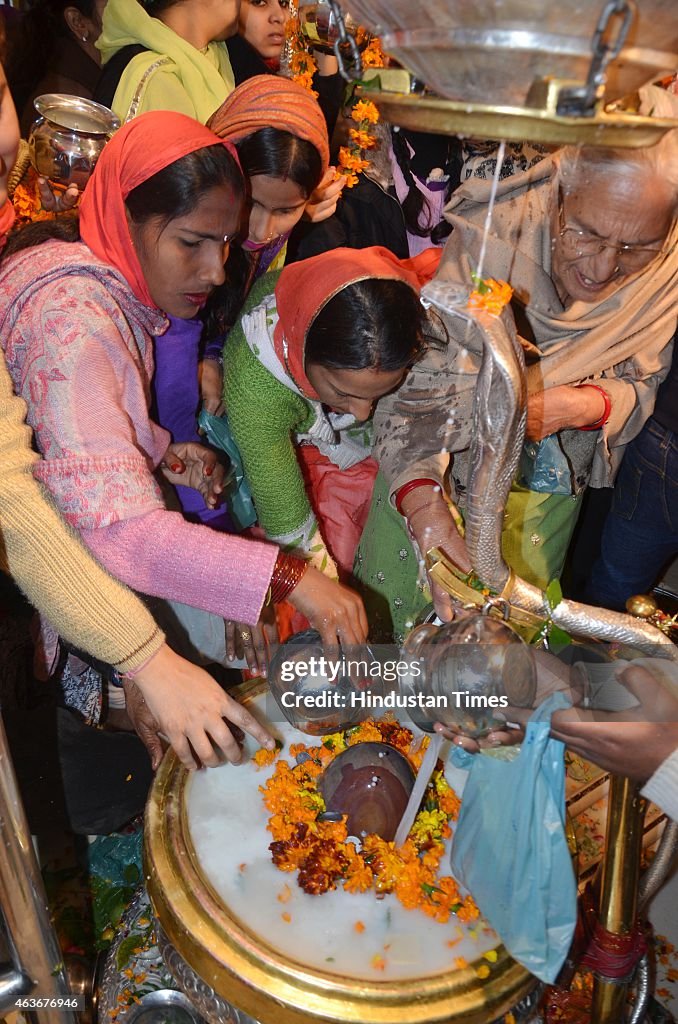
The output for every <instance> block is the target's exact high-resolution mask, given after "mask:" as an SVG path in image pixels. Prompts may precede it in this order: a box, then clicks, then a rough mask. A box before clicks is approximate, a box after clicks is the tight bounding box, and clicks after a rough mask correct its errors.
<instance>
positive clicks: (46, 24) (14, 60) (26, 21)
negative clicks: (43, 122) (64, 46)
mask: <svg viewBox="0 0 678 1024" xmlns="http://www.w3.org/2000/svg"><path fill="white" fill-rule="evenodd" d="M67 7H75V8H77V10H79V11H80V13H81V14H82V15H84V16H85V17H86V18H89V19H90V20H91V21H96V20H97V14H96V8H95V6H94V0H32V2H30V3H29V4H28V5H27V6H26V7H25V8H24V9H23V11H22V14H21V18H20V20H19V23H18V26H17V28H16V29H15V30H13V32H12V39H11V45H10V46H9V47H8V53H7V62H6V64H5V72H6V74H7V81H8V83H9V88H10V91H11V93H12V96H13V98H14V105H15V106H16V109H17V114H18V115H19V117H21V116H22V111H23V109H24V107H25V106H26V103H27V102H28V99H29V97H30V96H31V94H32V93H33V92H34V90H35V88H36V86H37V85H38V83H39V82H40V80H41V79H42V78H43V77H44V76H45V75H46V74H47V72H48V71H50V70H51V68H50V65H51V62H52V59H53V57H54V51H55V48H56V44H57V41H58V40H59V38H64V37H68V36H69V35H72V33H71V31H70V29H69V27H68V25H67V24H66V19H65V18H64V12H65V10H66V8H67ZM74 38H75V37H74ZM36 116H37V115H36Z"/></svg>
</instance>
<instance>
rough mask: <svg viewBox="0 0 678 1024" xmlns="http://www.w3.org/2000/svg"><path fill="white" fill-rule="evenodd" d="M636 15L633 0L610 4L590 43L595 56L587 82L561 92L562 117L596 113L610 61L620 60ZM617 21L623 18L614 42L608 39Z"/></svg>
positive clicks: (615, 1)
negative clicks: (617, 58)
mask: <svg viewBox="0 0 678 1024" xmlns="http://www.w3.org/2000/svg"><path fill="white" fill-rule="evenodd" d="M636 13H637V8H636V4H635V2H634V0H608V2H607V3H606V4H605V6H604V7H603V10H602V11H601V14H600V17H599V19H598V24H597V25H596V29H595V32H594V33H593V38H592V39H591V50H592V53H593V56H592V58H591V64H590V66H589V71H588V75H587V77H586V82H585V84H584V85H582V86H578V87H576V88H574V89H563V90H561V93H560V96H559V98H558V113H559V114H570V115H574V116H587V115H590V114H592V113H593V112H594V110H595V106H596V102H597V100H598V98H599V94H600V92H601V91H602V88H603V86H604V84H605V72H606V70H607V66H608V64H609V63H610V61H611V60H614V59H615V58H616V57H618V56H619V54H620V52H621V48H622V46H623V45H624V43H625V42H626V37H627V35H628V32H629V29H630V28H631V25H632V23H633V19H634V17H635V16H636ZM617 18H621V22H620V24H619V27H618V28H617V31H616V35H612V34H611V38H610V39H607V38H606V37H607V34H608V30H610V26H611V25H612V23H613V21H614V20H615V19H617Z"/></svg>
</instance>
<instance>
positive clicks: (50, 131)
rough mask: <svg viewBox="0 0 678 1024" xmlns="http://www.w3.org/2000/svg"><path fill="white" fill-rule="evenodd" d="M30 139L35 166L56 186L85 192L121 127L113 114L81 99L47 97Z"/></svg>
mask: <svg viewBox="0 0 678 1024" xmlns="http://www.w3.org/2000/svg"><path fill="white" fill-rule="evenodd" d="M34 105H35V109H36V111H37V112H38V115H39V117H38V120H37V121H36V122H35V124H34V125H33V127H32V129H31V132H30V135H29V137H28V144H29V147H30V151H31V163H32V164H33V167H34V168H35V170H36V171H37V172H38V174H41V175H44V177H45V178H47V179H48V180H49V181H50V182H51V183H52V184H53V185H61V186H63V187H67V186H68V185H77V186H78V188H79V189H83V188H84V187H85V185H86V184H87V180H88V178H89V176H90V175H91V173H92V171H93V170H94V168H95V166H96V162H97V160H98V159H99V157H100V155H101V153H102V151H103V148H104V146H105V145H106V143H107V142H108V140H109V139H110V137H111V136H112V135H113V133H114V132H115V131H116V130H117V129H118V128H119V127H120V121H119V120H118V118H117V117H116V116H115V114H114V113H113V111H112V110H109V109H108V107H104V106H102V105H101V104H100V103H95V102H94V101H93V100H85V99H82V98H81V97H79V96H67V95H65V94H62V93H46V94H45V95H43V96H38V97H37V99H36V100H35V104H34Z"/></svg>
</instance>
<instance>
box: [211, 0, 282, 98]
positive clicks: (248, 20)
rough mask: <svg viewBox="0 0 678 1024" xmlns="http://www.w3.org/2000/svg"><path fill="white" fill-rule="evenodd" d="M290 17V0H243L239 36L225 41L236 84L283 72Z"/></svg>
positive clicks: (239, 18)
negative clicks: (287, 27)
mask: <svg viewBox="0 0 678 1024" xmlns="http://www.w3.org/2000/svg"><path fill="white" fill-rule="evenodd" d="M289 17H290V4H289V0H242V2H241V4H240V13H239V15H238V34H237V35H235V36H231V38H230V39H228V40H227V42H226V46H227V48H228V53H229V56H230V58H231V66H232V68H233V74H234V75H235V81H236V85H240V83H241V82H244V81H245V80H246V79H248V78H252V76H253V75H262V74H264V75H265V74H271V73H273V74H275V73H277V72H278V71H279V70H280V55H281V53H282V49H283V46H284V45H285V26H286V24H287V22H288V20H289Z"/></svg>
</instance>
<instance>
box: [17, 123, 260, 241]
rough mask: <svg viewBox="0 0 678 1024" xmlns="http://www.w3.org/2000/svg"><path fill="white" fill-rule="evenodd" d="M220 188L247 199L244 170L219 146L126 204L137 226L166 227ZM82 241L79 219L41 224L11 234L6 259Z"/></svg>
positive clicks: (160, 175)
mask: <svg viewBox="0 0 678 1024" xmlns="http://www.w3.org/2000/svg"><path fill="white" fill-rule="evenodd" d="M220 185H228V186H229V188H230V189H232V191H233V193H234V196H235V198H236V199H237V201H238V202H241V201H242V199H243V198H244V195H245V182H244V180H243V176H242V174H241V173H240V169H239V167H238V165H237V163H236V161H235V160H234V158H233V157H232V156H231V154H230V153H229V152H228V150H227V149H226V148H225V146H222V145H220V144H219V143H217V144H216V145H214V146H206V147H205V149H197V150H196V151H195V152H194V153H189V154H188V155H187V156H182V157H180V158H179V159H178V160H175V161H174V163H172V164H169V166H168V167H164V168H163V169H162V170H161V171H158V172H157V174H153V175H152V176H151V177H150V178H147V179H146V181H143V182H142V183H141V184H140V185H137V187H136V188H134V189H132V191H131V192H130V193H129V195H128V196H127V199H126V200H125V205H126V207H127V209H128V210H129V213H130V216H131V218H132V220H133V221H134V222H135V223H137V224H143V223H144V222H145V221H147V220H150V219H151V218H152V217H160V218H162V224H163V228H164V227H166V226H167V225H168V224H169V223H170V221H172V220H174V219H175V218H176V217H184V216H185V215H186V214H187V213H190V212H191V210H193V209H194V208H195V207H196V205H197V203H198V202H199V200H200V198H201V196H202V195H203V194H204V192H205V191H207V190H208V189H211V188H217V187H218V186H220ZM79 238H80V232H79V229H78V218H77V216H71V217H58V218H57V219H56V220H52V221H39V222H37V223H35V224H28V225H26V226H25V227H23V228H20V229H19V230H18V231H16V232H13V233H12V234H11V235H10V238H9V240H8V242H7V245H6V246H5V250H4V252H3V253H2V259H3V260H5V259H7V257H8V256H11V255H12V254H13V253H16V252H20V251H21V250H22V249H28V248H29V247H31V246H34V245H40V243H41V242H47V241H49V240H50V239H58V240H60V241H65V242H77V241H78V239H79Z"/></svg>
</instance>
